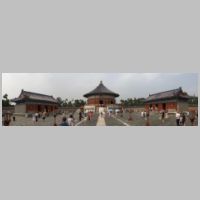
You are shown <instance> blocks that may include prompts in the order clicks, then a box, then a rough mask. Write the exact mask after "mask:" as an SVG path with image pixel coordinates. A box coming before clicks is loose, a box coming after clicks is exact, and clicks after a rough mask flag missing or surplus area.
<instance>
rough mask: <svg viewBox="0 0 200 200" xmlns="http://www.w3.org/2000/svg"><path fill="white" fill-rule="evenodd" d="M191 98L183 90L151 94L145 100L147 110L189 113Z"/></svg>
mask: <svg viewBox="0 0 200 200" xmlns="http://www.w3.org/2000/svg"><path fill="white" fill-rule="evenodd" d="M189 98H190V96H189V95H188V94H187V93H186V92H183V90H182V88H181V87H180V88H178V89H174V90H169V91H165V92H159V93H156V94H150V95H149V97H147V98H146V100H145V109H146V110H155V111H160V110H166V111H168V112H170V111H171V112H173V111H180V112H181V111H187V110H188V105H189V104H188V101H189Z"/></svg>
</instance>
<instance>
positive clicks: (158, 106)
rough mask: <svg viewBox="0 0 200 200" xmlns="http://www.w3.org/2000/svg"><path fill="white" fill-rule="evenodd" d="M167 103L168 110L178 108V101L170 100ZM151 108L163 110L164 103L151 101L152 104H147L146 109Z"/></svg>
mask: <svg viewBox="0 0 200 200" xmlns="http://www.w3.org/2000/svg"><path fill="white" fill-rule="evenodd" d="M165 105H166V110H169V109H172V110H173V109H174V110H176V109H177V103H176V102H168V103H166V104H165ZM150 108H153V110H157V111H161V110H163V103H151V104H146V105H145V109H146V110H150Z"/></svg>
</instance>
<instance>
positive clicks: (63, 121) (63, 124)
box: [60, 117, 69, 126]
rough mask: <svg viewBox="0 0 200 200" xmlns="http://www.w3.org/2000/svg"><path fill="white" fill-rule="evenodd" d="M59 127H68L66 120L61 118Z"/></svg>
mask: <svg viewBox="0 0 200 200" xmlns="http://www.w3.org/2000/svg"><path fill="white" fill-rule="evenodd" d="M60 126H69V124H68V123H67V118H66V117H63V118H62V123H61V124H60Z"/></svg>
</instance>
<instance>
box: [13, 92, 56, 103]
mask: <svg viewBox="0 0 200 200" xmlns="http://www.w3.org/2000/svg"><path fill="white" fill-rule="evenodd" d="M22 100H34V101H43V102H50V103H58V102H57V100H56V99H55V98H54V97H53V96H50V95H45V94H40V93H35V92H28V91H24V90H22V91H21V94H20V95H19V97H18V98H15V99H13V100H12V101H13V102H19V101H22Z"/></svg>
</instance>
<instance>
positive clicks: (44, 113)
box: [42, 111, 46, 121]
mask: <svg viewBox="0 0 200 200" xmlns="http://www.w3.org/2000/svg"><path fill="white" fill-rule="evenodd" d="M45 118H46V112H45V111H44V112H43V113H42V119H43V121H44V120H45Z"/></svg>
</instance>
